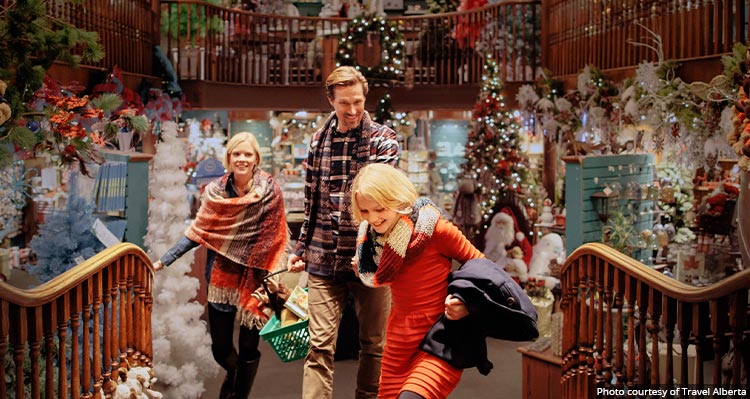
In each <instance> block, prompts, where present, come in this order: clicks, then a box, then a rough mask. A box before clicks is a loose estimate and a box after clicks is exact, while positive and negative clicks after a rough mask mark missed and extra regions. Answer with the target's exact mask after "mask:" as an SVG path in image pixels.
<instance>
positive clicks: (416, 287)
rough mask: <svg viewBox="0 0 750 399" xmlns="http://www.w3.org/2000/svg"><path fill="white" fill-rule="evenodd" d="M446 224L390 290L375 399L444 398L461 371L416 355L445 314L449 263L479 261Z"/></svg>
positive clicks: (439, 226)
mask: <svg viewBox="0 0 750 399" xmlns="http://www.w3.org/2000/svg"><path fill="white" fill-rule="evenodd" d="M481 257H483V255H482V253H481V252H479V250H477V249H476V248H475V247H474V246H473V245H471V243H470V242H469V240H467V239H466V237H464V235H463V234H461V232H460V231H459V230H458V228H457V227H456V226H455V225H453V224H452V223H450V222H448V221H446V220H443V219H440V220H438V222H437V224H436V225H435V231H434V232H433V234H432V237H431V239H430V242H429V243H428V244H427V246H426V247H425V248H424V250H423V251H422V253H421V254H420V255H419V256H418V257H416V259H409V258H408V255H407V261H406V263H404V265H403V267H402V268H401V270H400V271H399V274H398V275H396V276H395V279H394V281H393V282H392V283H391V284H390V287H391V297H392V300H393V305H392V308H391V314H390V316H389V318H388V324H387V326H386V344H385V350H384V352H383V363H382V370H381V375H380V389H379V391H378V398H379V399H387V398H397V397H398V395H399V393H400V392H401V391H412V392H414V393H417V394H419V395H422V396H423V397H425V398H428V399H437V398H445V397H447V396H448V394H450V393H451V392H452V391H453V389H454V388H455V387H456V385H458V381H459V380H460V379H461V374H462V372H463V371H462V370H459V369H456V368H454V367H452V366H450V365H449V364H447V363H446V362H444V361H442V360H440V359H438V358H436V357H435V356H432V355H429V354H427V353H425V352H423V351H421V350H419V349H418V347H419V343H420V342H421V341H422V338H424V336H425V334H426V333H427V331H429V329H430V328H431V327H432V325H433V324H435V322H436V321H437V320H438V318H440V315H442V314H443V312H444V311H445V297H446V296H447V295H448V274H449V273H450V272H451V263H452V260H453V259H455V260H457V261H459V262H461V263H464V262H466V261H467V260H469V259H475V258H481Z"/></svg>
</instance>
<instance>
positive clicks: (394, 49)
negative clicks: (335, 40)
mask: <svg viewBox="0 0 750 399" xmlns="http://www.w3.org/2000/svg"><path fill="white" fill-rule="evenodd" d="M372 33H377V34H378V35H379V37H380V48H381V51H382V54H381V56H380V64H379V65H377V66H373V67H368V66H362V65H357V60H356V59H354V56H353V55H352V53H353V52H354V49H355V48H357V45H359V44H361V43H366V42H368V41H369V40H372V39H371V37H372V36H371V35H372ZM342 65H349V66H353V67H355V68H357V70H359V71H360V72H362V74H363V75H365V76H366V77H368V78H375V79H394V78H396V77H397V76H398V75H400V74H401V73H402V72H403V65H404V37H403V35H402V34H401V31H400V30H399V29H398V24H397V23H396V22H393V21H389V20H387V19H385V18H383V17H378V16H362V17H359V18H355V19H354V20H352V21H351V22H350V23H349V25H348V26H347V29H346V32H344V34H343V35H342V36H341V38H340V40H339V47H338V51H337V52H336V66H342Z"/></svg>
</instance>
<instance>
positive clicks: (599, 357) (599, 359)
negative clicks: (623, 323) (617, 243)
mask: <svg viewBox="0 0 750 399" xmlns="http://www.w3.org/2000/svg"><path fill="white" fill-rule="evenodd" d="M596 263H597V267H596V282H595V284H594V285H595V292H596V296H597V298H599V306H597V307H596V326H595V333H594V337H595V339H596V344H595V345H594V346H595V348H596V359H595V362H594V364H595V365H596V370H595V371H596V386H597V387H599V388H601V387H604V385H605V384H606V383H607V379H606V375H605V367H606V366H605V364H606V361H605V356H606V350H605V349H604V340H605V338H604V334H605V333H604V331H605V326H604V319H605V317H604V314H605V312H607V313H609V308H610V307H611V305H612V304H611V303H610V302H609V301H608V300H607V295H606V293H605V286H606V285H607V283H606V280H605V278H606V277H605V276H604V275H605V273H606V271H605V270H606V269H609V267H608V266H609V265H608V264H607V263H606V262H605V261H604V259H599V258H597V259H596Z"/></svg>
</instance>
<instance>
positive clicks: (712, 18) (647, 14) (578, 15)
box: [542, 0, 748, 77]
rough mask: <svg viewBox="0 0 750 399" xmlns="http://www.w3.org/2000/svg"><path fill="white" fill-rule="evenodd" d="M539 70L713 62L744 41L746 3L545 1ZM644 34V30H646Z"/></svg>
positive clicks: (742, 0) (569, 71)
mask: <svg viewBox="0 0 750 399" xmlns="http://www.w3.org/2000/svg"><path fill="white" fill-rule="evenodd" d="M543 8H544V14H545V15H544V21H545V22H546V26H545V37H544V41H545V44H544V45H543V46H542V47H543V51H544V56H543V65H544V66H545V67H547V68H549V69H550V70H551V71H552V75H553V76H558V77H559V76H566V75H573V74H577V73H578V72H579V71H580V70H581V69H582V68H583V67H584V66H586V65H589V64H591V65H594V66H596V67H597V68H599V69H601V70H608V69H617V68H625V67H635V66H637V65H638V64H639V63H640V62H641V61H644V60H650V61H658V53H657V52H655V51H653V50H652V49H649V48H648V47H644V46H635V45H632V43H633V42H639V43H644V44H648V45H650V46H654V47H656V45H657V43H655V42H654V41H653V40H652V39H653V38H654V37H653V36H652V35H651V34H650V33H649V32H648V30H651V31H652V32H654V33H656V34H657V35H659V37H660V38H661V45H662V49H663V57H664V59H665V60H678V61H687V60H700V59H704V58H718V56H719V55H721V54H725V53H729V52H731V51H732V46H733V45H734V44H735V43H737V42H746V41H747V39H748V1H747V0H545V1H543ZM647 29H648V30H647Z"/></svg>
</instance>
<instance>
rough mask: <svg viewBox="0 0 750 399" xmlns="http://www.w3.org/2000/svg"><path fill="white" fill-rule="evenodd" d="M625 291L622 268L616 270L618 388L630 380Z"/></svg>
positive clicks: (616, 374) (616, 371) (616, 369)
mask: <svg viewBox="0 0 750 399" xmlns="http://www.w3.org/2000/svg"><path fill="white" fill-rule="evenodd" d="M625 292H627V287H626V285H625V273H623V272H622V271H620V270H615V304H614V306H615V309H617V330H616V331H615V333H616V334H617V337H616V340H615V348H616V349H615V350H616V353H615V376H616V377H617V383H616V384H617V389H624V388H625V383H627V381H628V377H627V374H626V369H625V333H624V331H623V329H624V327H625V318H624V317H625V316H624V314H625V311H626V310H627V309H626V308H625Z"/></svg>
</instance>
